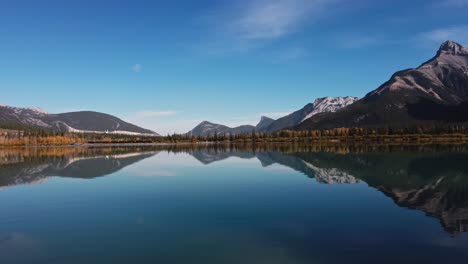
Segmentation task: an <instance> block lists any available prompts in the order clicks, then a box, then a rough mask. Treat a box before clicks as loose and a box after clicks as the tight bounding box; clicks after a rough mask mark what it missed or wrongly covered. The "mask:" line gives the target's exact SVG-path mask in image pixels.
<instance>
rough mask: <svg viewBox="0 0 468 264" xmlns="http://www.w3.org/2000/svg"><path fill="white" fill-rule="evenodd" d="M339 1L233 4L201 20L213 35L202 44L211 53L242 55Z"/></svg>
mask: <svg viewBox="0 0 468 264" xmlns="http://www.w3.org/2000/svg"><path fill="white" fill-rule="evenodd" d="M340 1H343V0H250V1H246V0H244V1H233V2H232V3H231V4H227V6H228V7H227V8H226V7H223V8H221V9H218V10H214V11H213V10H212V12H211V13H210V15H206V16H205V17H204V19H203V20H205V22H206V24H209V25H210V26H211V27H212V29H214V35H215V36H214V38H213V39H210V41H209V42H210V43H209V44H207V43H205V44H206V45H208V46H209V49H210V52H211V53H214V54H219V53H223V52H225V53H232V52H245V51H248V50H250V49H253V48H256V47H258V46H261V45H262V44H264V43H266V42H268V41H273V40H276V39H280V38H284V37H286V36H288V35H291V34H293V33H295V32H298V31H300V30H301V29H303V28H304V26H305V25H307V24H308V23H311V22H313V21H314V20H317V19H318V18H320V17H322V16H324V15H325V14H327V11H328V10H329V9H331V8H332V7H333V6H334V4H336V3H337V2H340ZM212 25H215V26H212ZM220 50H221V51H220Z"/></svg>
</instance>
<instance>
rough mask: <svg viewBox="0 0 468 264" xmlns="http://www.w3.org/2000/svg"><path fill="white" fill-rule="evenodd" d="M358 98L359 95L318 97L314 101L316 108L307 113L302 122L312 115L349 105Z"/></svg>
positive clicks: (333, 110) (334, 110)
mask: <svg viewBox="0 0 468 264" xmlns="http://www.w3.org/2000/svg"><path fill="white" fill-rule="evenodd" d="M357 100H358V98H357V97H353V96H346V97H330V96H328V97H322V98H317V99H315V101H314V110H313V111H312V112H310V113H309V114H307V115H306V116H305V117H304V119H302V121H301V122H304V121H305V120H306V119H309V118H311V117H312V116H314V115H316V114H319V113H325V112H336V111H338V110H339V109H341V108H343V107H345V106H348V105H350V104H352V103H354V102H356V101H357Z"/></svg>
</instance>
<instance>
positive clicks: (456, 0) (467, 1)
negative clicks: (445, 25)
mask: <svg viewBox="0 0 468 264" xmlns="http://www.w3.org/2000/svg"><path fill="white" fill-rule="evenodd" d="M434 6H435V7H468V0H437V1H435V2H434Z"/></svg>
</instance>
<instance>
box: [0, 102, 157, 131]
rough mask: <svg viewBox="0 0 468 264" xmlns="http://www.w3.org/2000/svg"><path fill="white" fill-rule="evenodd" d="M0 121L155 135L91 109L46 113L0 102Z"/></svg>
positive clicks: (76, 129)
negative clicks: (0, 103)
mask: <svg viewBox="0 0 468 264" xmlns="http://www.w3.org/2000/svg"><path fill="white" fill-rule="evenodd" d="M2 123H3V124H16V125H20V126H29V127H34V128H44V129H51V130H56V131H64V132H77V133H110V134H126V135H148V136H159V134H158V133H156V132H154V131H152V130H149V129H145V128H142V127H139V126H136V125H134V124H131V123H128V122H126V121H123V120H122V119H120V118H118V117H115V116H113V115H110V114H106V113H100V112H95V111H76V112H67V113H59V114H50V113H48V112H46V111H44V110H42V109H41V108H38V107H14V106H6V105H0V126H1V125H2Z"/></svg>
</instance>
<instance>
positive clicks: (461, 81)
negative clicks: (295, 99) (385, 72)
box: [294, 41, 468, 130]
mask: <svg viewBox="0 0 468 264" xmlns="http://www.w3.org/2000/svg"><path fill="white" fill-rule="evenodd" d="M344 110H345V111H339V112H337V113H321V114H318V115H316V116H314V117H312V118H310V119H308V120H306V121H304V122H303V123H301V124H299V125H297V126H296V127H294V129H296V130H309V129H328V128H336V127H359V126H381V125H386V126H404V125H410V124H419V123H427V122H449V121H456V122H466V121H468V117H467V116H466V115H463V113H466V111H467V110H468V48H466V47H463V46H462V45H461V44H458V43H456V42H453V41H446V42H444V43H442V45H441V46H440V48H439V50H438V51H437V53H436V55H435V56H434V57H433V58H431V59H430V60H428V61H426V62H425V63H423V64H421V65H420V66H419V67H417V68H413V69H406V70H402V71H398V72H396V73H394V74H393V75H392V76H391V77H390V79H389V80H388V81H386V82H384V83H383V84H382V85H381V86H379V87H378V88H377V89H375V90H373V91H371V92H369V93H368V94H367V95H366V96H364V97H363V98H362V99H361V100H359V101H357V102H355V103H354V104H352V105H350V106H348V107H347V108H345V109H344ZM453 113H455V114H456V116H455V117H454V116H451V114H452V115H453Z"/></svg>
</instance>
